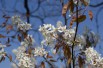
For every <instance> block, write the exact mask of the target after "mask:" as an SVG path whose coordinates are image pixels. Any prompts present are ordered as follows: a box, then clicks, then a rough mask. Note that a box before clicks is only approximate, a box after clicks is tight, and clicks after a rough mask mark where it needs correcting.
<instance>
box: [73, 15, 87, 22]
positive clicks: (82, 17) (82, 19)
mask: <svg viewBox="0 0 103 68" xmlns="http://www.w3.org/2000/svg"><path fill="white" fill-rule="evenodd" d="M85 19H86V15H80V16H78V23H80V22H83V21H84V20H85ZM73 21H74V22H77V18H76V17H73Z"/></svg>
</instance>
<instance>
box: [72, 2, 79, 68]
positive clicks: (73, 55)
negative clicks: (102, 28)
mask: <svg viewBox="0 0 103 68" xmlns="http://www.w3.org/2000/svg"><path fill="white" fill-rule="evenodd" d="M76 11H77V12H76V18H77V19H76V30H75V35H74V39H73V41H75V39H76V35H77V31H78V25H79V23H78V2H77V5H76ZM74 45H75V44H74V43H73V45H72V61H73V68H75V59H74V57H75V54H74Z"/></svg>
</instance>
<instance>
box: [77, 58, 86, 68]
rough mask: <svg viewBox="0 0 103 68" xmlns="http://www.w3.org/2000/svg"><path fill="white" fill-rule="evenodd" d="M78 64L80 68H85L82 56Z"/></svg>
mask: <svg viewBox="0 0 103 68" xmlns="http://www.w3.org/2000/svg"><path fill="white" fill-rule="evenodd" d="M78 63H79V68H83V64H84V63H85V61H84V59H83V58H82V57H81V56H79V57H78Z"/></svg>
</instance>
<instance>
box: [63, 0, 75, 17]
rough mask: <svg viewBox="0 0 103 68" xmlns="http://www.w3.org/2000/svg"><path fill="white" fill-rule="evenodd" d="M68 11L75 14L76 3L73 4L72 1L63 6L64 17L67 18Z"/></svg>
mask: <svg viewBox="0 0 103 68" xmlns="http://www.w3.org/2000/svg"><path fill="white" fill-rule="evenodd" d="M68 9H70V12H73V10H74V3H73V0H70V1H69V2H68V3H67V4H65V5H64V6H63V9H62V15H63V16H65V15H66V13H67V11H68Z"/></svg>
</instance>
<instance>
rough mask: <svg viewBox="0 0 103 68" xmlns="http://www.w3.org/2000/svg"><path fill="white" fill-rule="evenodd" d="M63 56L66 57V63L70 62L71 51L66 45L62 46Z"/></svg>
mask: <svg viewBox="0 0 103 68" xmlns="http://www.w3.org/2000/svg"><path fill="white" fill-rule="evenodd" d="M64 56H65V57H66V58H67V59H68V64H70V63H71V51H70V48H69V46H68V45H65V46H64Z"/></svg>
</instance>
